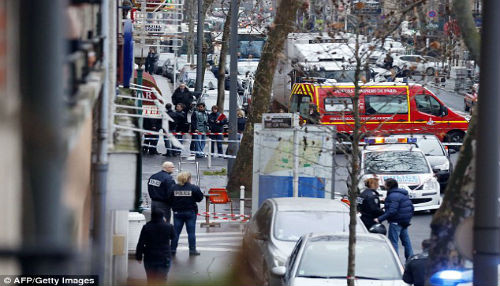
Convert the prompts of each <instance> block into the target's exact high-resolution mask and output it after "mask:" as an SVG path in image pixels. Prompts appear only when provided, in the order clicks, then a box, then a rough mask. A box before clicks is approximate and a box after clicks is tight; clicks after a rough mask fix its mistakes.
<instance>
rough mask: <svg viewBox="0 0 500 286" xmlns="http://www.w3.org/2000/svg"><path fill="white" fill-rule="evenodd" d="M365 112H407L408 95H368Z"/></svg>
mask: <svg viewBox="0 0 500 286" xmlns="http://www.w3.org/2000/svg"><path fill="white" fill-rule="evenodd" d="M365 113H366V114H369V115H372V114H407V113H408V100H407V98H406V95H366V96H365Z"/></svg>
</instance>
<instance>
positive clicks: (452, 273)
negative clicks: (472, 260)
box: [430, 270, 472, 286]
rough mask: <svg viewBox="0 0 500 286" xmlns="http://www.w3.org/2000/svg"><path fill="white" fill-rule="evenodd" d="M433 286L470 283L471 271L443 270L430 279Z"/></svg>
mask: <svg viewBox="0 0 500 286" xmlns="http://www.w3.org/2000/svg"><path fill="white" fill-rule="evenodd" d="M430 282H431V285H433V286H456V285H457V284H459V283H468V282H472V270H466V271H460V270H443V271H439V272H437V273H435V274H434V275H432V276H431V279H430Z"/></svg>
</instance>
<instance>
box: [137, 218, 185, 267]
mask: <svg viewBox="0 0 500 286" xmlns="http://www.w3.org/2000/svg"><path fill="white" fill-rule="evenodd" d="M175 238H176V235H175V231H174V227H173V226H172V225H171V224H169V223H167V222H165V221H164V220H163V219H162V217H160V219H152V220H151V221H150V222H148V223H147V224H145V225H144V226H143V227H142V230H141V235H140V236H139V242H137V249H136V252H135V258H136V259H137V260H142V257H143V255H144V261H145V262H146V263H147V262H159V263H166V262H167V260H169V259H170V241H171V240H174V239H175Z"/></svg>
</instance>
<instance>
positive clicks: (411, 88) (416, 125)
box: [290, 82, 469, 142]
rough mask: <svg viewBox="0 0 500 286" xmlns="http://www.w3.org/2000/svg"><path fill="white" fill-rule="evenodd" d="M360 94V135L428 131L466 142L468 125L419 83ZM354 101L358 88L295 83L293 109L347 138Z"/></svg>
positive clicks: (379, 86)
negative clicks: (355, 89) (361, 133)
mask: <svg viewBox="0 0 500 286" xmlns="http://www.w3.org/2000/svg"><path fill="white" fill-rule="evenodd" d="M359 95H360V96H359V105H358V106H359V111H360V119H361V132H363V133H365V134H366V135H368V136H373V135H389V134H409V133H427V134H429V133H430V134H434V135H436V136H437V137H439V138H440V140H442V141H445V142H462V140H463V137H464V135H465V131H466V130H467V127H468V125H469V123H468V121H467V120H466V119H465V117H463V116H461V115H459V114H457V113H456V112H454V111H453V110H451V109H450V108H448V107H446V106H445V105H444V104H443V102H442V101H441V100H439V98H438V97H437V96H436V95H435V94H433V93H432V92H431V91H429V90H428V89H426V88H425V87H423V86H421V85H419V84H406V83H393V82H390V83H367V84H361V86H360V93H359ZM353 97H354V85H353V84H349V83H328V82H323V83H296V84H294V85H293V86H292V94H291V98H290V102H291V106H290V110H291V112H299V113H300V115H301V117H302V118H303V119H304V120H307V121H309V119H311V117H316V118H313V120H310V121H311V122H318V123H319V124H324V125H335V126H336V127H337V131H338V132H339V133H340V134H344V135H348V134H349V133H351V132H352V129H353V124H354V119H353V101H352V100H353Z"/></svg>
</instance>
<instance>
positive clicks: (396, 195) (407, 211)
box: [378, 188, 414, 226]
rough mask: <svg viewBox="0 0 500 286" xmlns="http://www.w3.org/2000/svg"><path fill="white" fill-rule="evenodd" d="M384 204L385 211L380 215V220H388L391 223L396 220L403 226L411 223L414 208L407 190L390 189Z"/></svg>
mask: <svg viewBox="0 0 500 286" xmlns="http://www.w3.org/2000/svg"><path fill="white" fill-rule="evenodd" d="M384 205H385V213H384V214H383V215H381V216H379V217H378V220H379V221H380V222H382V221H384V220H387V221H388V222H389V223H392V222H394V223H398V224H400V225H402V226H405V225H406V226H407V225H409V223H410V220H411V218H412V216H413V210H414V208H413V203H412V202H411V200H410V198H409V197H408V192H407V191H406V190H403V189H398V188H393V189H390V190H389V191H388V192H387V198H385V204H384Z"/></svg>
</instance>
